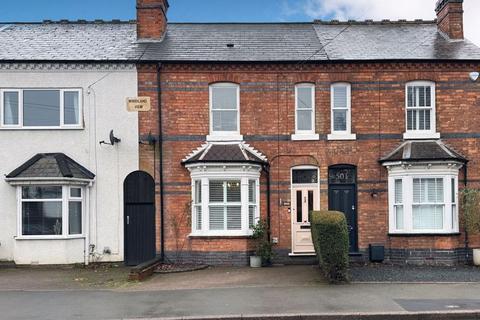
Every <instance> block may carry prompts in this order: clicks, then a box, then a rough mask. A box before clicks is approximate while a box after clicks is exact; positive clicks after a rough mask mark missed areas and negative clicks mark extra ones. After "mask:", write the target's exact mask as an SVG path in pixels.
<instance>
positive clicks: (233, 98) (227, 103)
mask: <svg viewBox="0 0 480 320" xmlns="http://www.w3.org/2000/svg"><path fill="white" fill-rule="evenodd" d="M239 96H240V87H239V86H238V85H236V84H233V83H217V84H213V85H211V86H210V135H211V136H217V137H219V136H220V137H228V136H230V137H231V136H239V135H240V116H239V110H240V97H239Z"/></svg>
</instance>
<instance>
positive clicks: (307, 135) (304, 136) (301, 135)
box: [291, 82, 320, 141]
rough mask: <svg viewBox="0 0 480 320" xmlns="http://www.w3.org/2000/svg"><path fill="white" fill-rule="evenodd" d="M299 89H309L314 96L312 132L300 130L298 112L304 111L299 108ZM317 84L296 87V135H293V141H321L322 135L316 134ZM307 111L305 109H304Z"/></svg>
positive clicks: (302, 84) (304, 84)
mask: <svg viewBox="0 0 480 320" xmlns="http://www.w3.org/2000/svg"><path fill="white" fill-rule="evenodd" d="M299 88H309V89H311V95H312V119H311V121H312V123H311V126H312V129H311V130H299V129H298V111H299V110H302V109H299V108H298V89H299ZM315 96H316V95H315V84H313V83H308V82H306V83H298V84H296V85H295V133H294V134H292V137H291V138H292V140H293V141H302V140H319V139H320V135H319V134H316V133H315V123H316V110H315V109H316V106H315ZM303 110H305V109H303Z"/></svg>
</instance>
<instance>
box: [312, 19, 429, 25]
mask: <svg viewBox="0 0 480 320" xmlns="http://www.w3.org/2000/svg"><path fill="white" fill-rule="evenodd" d="M313 23H314V24H324V25H385V24H387V25H391V24H414V25H416V24H436V23H437V20H436V19H433V20H423V19H415V20H407V19H399V20H390V19H382V20H373V19H366V20H354V19H351V20H346V21H341V20H336V19H333V20H321V19H315V20H313Z"/></svg>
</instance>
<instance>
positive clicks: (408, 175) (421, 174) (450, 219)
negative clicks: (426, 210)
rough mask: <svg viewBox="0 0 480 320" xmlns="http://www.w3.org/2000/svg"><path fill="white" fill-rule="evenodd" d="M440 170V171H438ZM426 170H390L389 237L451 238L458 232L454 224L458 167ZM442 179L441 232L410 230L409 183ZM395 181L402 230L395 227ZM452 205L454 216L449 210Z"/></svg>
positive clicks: (411, 212) (411, 198)
mask: <svg viewBox="0 0 480 320" xmlns="http://www.w3.org/2000/svg"><path fill="white" fill-rule="evenodd" d="M442 167H443V168H442ZM442 167H440V168H429V167H428V165H419V166H417V167H408V166H404V167H396V168H393V169H391V171H390V172H389V177H388V190H389V191H388V201H389V233H390V234H452V233H458V232H459V224H458V169H459V168H460V166H452V167H447V166H442ZM435 178H440V179H443V199H444V202H443V205H444V210H443V228H442V229H414V227H413V179H435ZM452 179H454V181H455V188H456V189H455V190H454V197H455V198H454V199H453V200H454V202H453V201H452V197H451V195H452V190H451V180H452ZM395 180H402V200H403V219H404V221H403V229H399V228H397V226H396V222H397V221H396V217H395V206H396V203H395ZM453 205H456V212H455V213H452V207H453Z"/></svg>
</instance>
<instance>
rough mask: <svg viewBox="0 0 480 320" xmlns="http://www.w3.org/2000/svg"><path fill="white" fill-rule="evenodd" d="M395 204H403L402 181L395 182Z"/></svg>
mask: <svg viewBox="0 0 480 320" xmlns="http://www.w3.org/2000/svg"><path fill="white" fill-rule="evenodd" d="M395 203H403V189H402V180H401V179H397V180H395Z"/></svg>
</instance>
